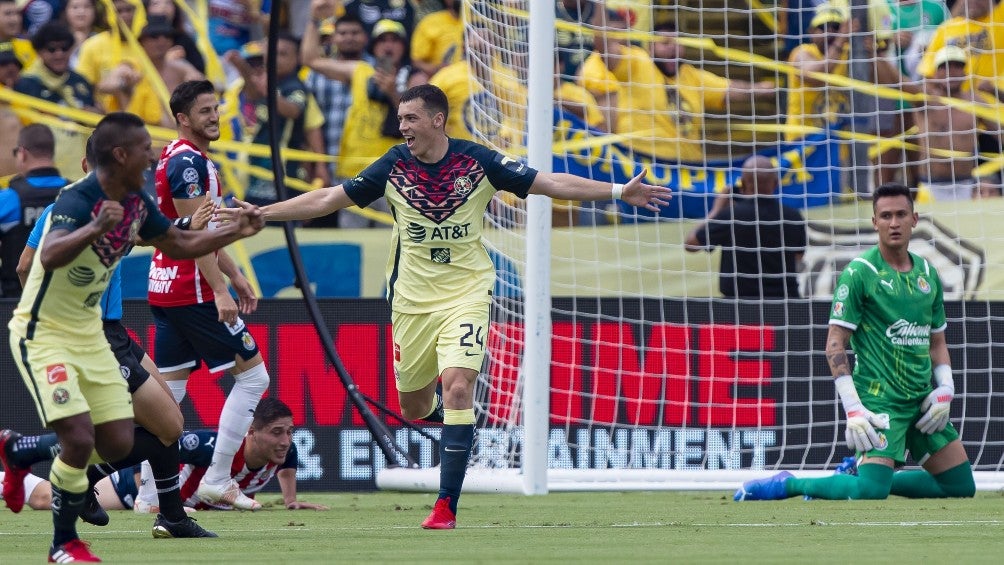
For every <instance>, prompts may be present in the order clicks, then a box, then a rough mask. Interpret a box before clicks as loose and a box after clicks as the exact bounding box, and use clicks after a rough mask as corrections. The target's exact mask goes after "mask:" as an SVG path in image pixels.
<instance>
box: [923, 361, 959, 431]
mask: <svg viewBox="0 0 1004 565" xmlns="http://www.w3.org/2000/svg"><path fill="white" fill-rule="evenodd" d="M934 381H935V382H936V383H938V387H937V388H935V389H934V390H933V391H932V392H931V394H928V395H927V398H925V399H924V403H923V404H921V405H920V410H921V411H922V412H924V415H923V416H921V417H920V420H917V423H916V424H915V426H916V428H917V429H918V430H920V431H922V432H924V433H925V434H928V435H931V434H933V433H935V432H940V431H941V430H943V429H945V426H947V425H948V415H949V412H950V411H951V408H952V398H954V397H955V381H954V380H953V379H952V368H951V367H949V366H948V365H938V366H937V367H935V368H934Z"/></svg>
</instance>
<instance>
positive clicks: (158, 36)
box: [127, 16, 206, 129]
mask: <svg viewBox="0 0 1004 565" xmlns="http://www.w3.org/2000/svg"><path fill="white" fill-rule="evenodd" d="M139 43H140V45H141V46H142V47H143V51H144V53H145V54H146V57H147V58H149V59H150V62H151V63H152V64H153V67H154V68H155V69H157V72H158V73H159V77H148V76H144V77H143V79H142V80H140V81H139V82H138V83H136V88H135V89H133V95H132V97H131V99H130V101H129V106H128V109H127V111H129V112H132V113H134V114H136V115H137V116H139V117H141V118H143V121H144V122H146V123H148V124H153V125H159V126H164V127H166V128H171V129H174V127H175V126H176V125H177V124H176V122H175V120H174V117H173V116H171V115H170V112H168V111H166V108H164V106H163V104H162V102H161V101H160V98H158V96H157V92H156V90H155V86H154V81H155V80H158V79H159V80H161V81H162V82H163V83H164V86H165V88H166V91H167V92H174V89H175V88H176V87H177V86H178V85H179V84H181V83H183V82H187V81H190V80H202V79H205V78H206V77H205V76H204V75H203V74H202V73H200V72H199V71H198V69H196V68H195V67H194V66H192V64H191V63H189V62H188V61H187V60H185V59H184V58H182V57H170V56H168V53H169V52H170V51H171V48H173V47H174V27H173V26H172V25H171V22H170V21H169V20H168V19H167V18H165V17H164V16H151V17H150V20H149V22H147V24H146V26H145V27H143V31H142V32H141V33H140V35H139Z"/></svg>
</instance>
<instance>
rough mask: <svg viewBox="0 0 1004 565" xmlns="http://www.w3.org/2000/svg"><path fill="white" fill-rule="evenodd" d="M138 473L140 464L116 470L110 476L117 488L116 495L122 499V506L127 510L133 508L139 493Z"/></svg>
mask: <svg viewBox="0 0 1004 565" xmlns="http://www.w3.org/2000/svg"><path fill="white" fill-rule="evenodd" d="M136 473H139V465H136V466H135V467H129V468H128V469H122V470H120V471H115V472H114V473H112V474H111V475H109V476H108V478H109V479H111V481H112V486H113V487H114V488H115V496H118V497H119V500H121V501H122V507H123V508H125V509H126V510H128V509H130V508H132V506H133V502H135V501H136V496H137V495H139V487H137V486H136Z"/></svg>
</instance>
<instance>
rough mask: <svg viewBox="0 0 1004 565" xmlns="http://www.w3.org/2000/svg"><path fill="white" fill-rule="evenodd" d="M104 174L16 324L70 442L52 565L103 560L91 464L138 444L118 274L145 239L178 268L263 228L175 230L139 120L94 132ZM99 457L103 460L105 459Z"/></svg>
mask: <svg viewBox="0 0 1004 565" xmlns="http://www.w3.org/2000/svg"><path fill="white" fill-rule="evenodd" d="M92 143H93V145H94V153H95V160H96V163H95V164H96V170H95V171H94V173H93V174H90V175H88V176H86V177H84V178H83V179H81V180H80V181H78V182H76V183H74V184H72V185H70V186H68V187H67V188H65V189H64V190H63V191H62V193H61V194H60V196H59V199H58V200H57V201H56V204H55V206H54V207H53V210H52V213H51V214H50V216H49V219H48V220H47V222H46V227H45V230H44V232H43V235H42V240H41V242H40V244H39V248H38V252H37V253H36V254H35V257H34V259H33V266H32V268H31V271H30V273H29V275H28V280H27V284H26V286H25V289H24V293H23V294H22V296H21V301H20V303H18V306H17V308H16V309H15V310H14V316H13V318H12V319H11V321H10V324H9V328H10V345H11V351H12V353H13V354H14V359H15V361H16V363H17V365H18V369H19V370H20V373H21V376H22V378H23V379H24V382H25V384H26V385H27V387H28V390H29V391H30V392H31V393H32V396H33V398H34V399H35V403H36V405H37V407H38V413H39V416H40V417H41V419H42V422H43V423H44V424H45V425H47V426H49V427H51V428H52V429H53V430H54V431H55V432H56V435H57V436H58V437H59V443H60V445H61V446H62V451H61V452H60V454H59V456H58V457H57V458H56V460H55V461H54V462H53V464H52V470H51V472H50V474H49V480H50V481H51V482H52V498H53V502H52V513H53V529H54V535H53V542H52V547H51V549H50V550H49V560H50V561H57V562H69V561H98V558H97V557H96V556H95V555H94V554H92V553H91V552H90V550H89V549H88V547H87V545H86V544H84V543H83V542H81V541H80V539H79V537H78V536H77V531H76V521H77V516H78V515H79V514H80V511H81V509H82V507H83V505H84V500H85V498H86V491H87V486H88V485H87V472H86V467H87V464H88V462H96V461H97V460H98V459H103V460H105V461H118V460H121V459H123V458H124V457H125V456H126V455H128V454H129V452H130V450H131V449H132V445H133V433H134V432H133V411H132V401H131V400H130V397H129V392H128V390H127V386H126V381H125V379H123V378H122V374H121V372H120V371H119V362H118V360H116V359H115V355H114V354H112V351H111V349H110V347H109V345H108V341H107V340H106V339H105V335H104V332H103V331H102V323H101V307H100V299H101V295H102V294H103V293H104V290H105V288H106V287H107V286H108V281H109V279H110V278H111V275H112V272H113V271H114V270H115V267H116V265H117V264H118V262H119V260H120V259H121V258H122V257H124V256H125V255H126V254H128V253H129V251H130V250H131V249H132V247H133V246H134V245H135V244H136V242H137V240H138V239H143V240H145V241H147V242H149V243H150V244H152V245H154V246H156V247H157V248H158V249H162V250H164V251H165V252H166V253H169V254H171V255H174V256H178V257H198V256H201V255H205V254H206V253H209V252H211V251H214V250H216V249H219V248H220V247H223V246H225V245H227V244H229V243H232V242H234V241H236V240H238V239H240V238H242V237H247V236H249V235H253V234H255V233H257V232H258V231H260V230H261V228H262V226H263V225H264V223H263V221H262V220H261V215H260V212H259V211H258V210H257V208H255V207H254V206H250V205H247V204H242V207H241V210H240V211H239V213H236V214H233V215H231V216H230V217H231V218H234V219H235V220H236V221H231V222H230V223H229V224H228V225H227V226H225V227H224V228H223V229H222V230H217V231H198V232H187V231H181V230H180V229H178V228H176V227H173V226H171V223H170V221H168V219H167V218H165V217H164V215H163V214H161V213H160V212H159V211H158V210H157V205H156V203H155V202H154V201H153V199H152V198H151V197H150V196H148V195H146V194H145V193H143V172H144V171H145V170H146V169H147V168H149V167H150V165H151V164H152V163H153V162H154V155H153V153H152V142H151V139H150V134H149V133H147V131H146V126H145V124H144V123H143V120H141V119H140V118H139V117H138V116H136V115H134V114H128V113H124V112H115V113H112V114H109V115H107V116H105V117H104V118H103V119H102V120H101V121H100V122H98V125H97V127H96V128H95V130H94V134H93V141H92ZM95 454H96V456H97V457H96V458H95V457H94V455H95Z"/></svg>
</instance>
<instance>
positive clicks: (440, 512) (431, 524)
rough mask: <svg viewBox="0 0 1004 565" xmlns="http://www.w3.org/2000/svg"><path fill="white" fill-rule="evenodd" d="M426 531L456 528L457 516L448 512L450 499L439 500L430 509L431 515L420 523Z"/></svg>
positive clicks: (450, 511)
mask: <svg viewBox="0 0 1004 565" xmlns="http://www.w3.org/2000/svg"><path fill="white" fill-rule="evenodd" d="M422 527H423V528H425V529H426V530H452V529H453V528H456V527H457V516H456V514H454V513H453V511H452V510H450V497H448V496H447V497H446V498H440V499H439V500H437V501H436V505H435V506H433V507H432V514H429V517H428V518H426V519H425V521H424V522H422Z"/></svg>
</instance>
